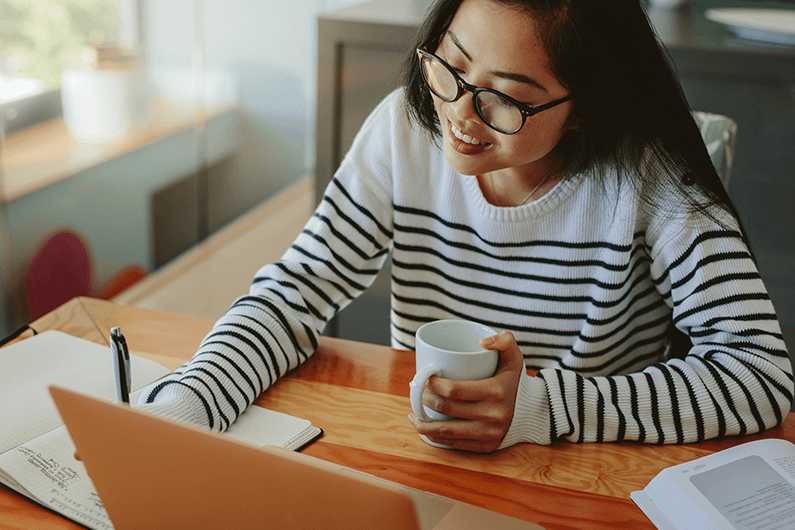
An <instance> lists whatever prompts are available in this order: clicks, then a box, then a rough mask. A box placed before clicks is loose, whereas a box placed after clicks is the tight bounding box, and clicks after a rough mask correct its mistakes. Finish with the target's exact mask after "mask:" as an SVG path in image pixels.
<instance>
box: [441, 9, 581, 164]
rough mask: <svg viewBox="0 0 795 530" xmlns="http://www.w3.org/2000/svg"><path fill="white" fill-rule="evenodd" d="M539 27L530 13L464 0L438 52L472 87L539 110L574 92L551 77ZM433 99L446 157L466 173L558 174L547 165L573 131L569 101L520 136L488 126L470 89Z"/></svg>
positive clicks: (537, 118) (530, 119)
mask: <svg viewBox="0 0 795 530" xmlns="http://www.w3.org/2000/svg"><path fill="white" fill-rule="evenodd" d="M536 28H537V24H536V22H535V20H534V18H533V17H532V16H530V15H529V14H528V13H526V12H523V11H518V10H516V9H512V8H508V7H504V6H502V5H500V4H497V3H496V2H493V1H491V0H464V1H463V2H462V3H461V6H460V7H459V8H458V11H457V12H456V14H455V17H454V18H453V21H452V23H451V24H450V27H449V29H448V31H447V33H446V34H445V35H444V37H443V38H442V41H441V43H440V44H439V47H438V48H437V49H436V50H435V53H436V55H438V56H439V57H441V58H442V59H444V60H445V61H447V63H448V64H450V66H452V67H453V69H455V70H456V71H457V72H458V74H459V75H460V76H461V77H462V78H463V79H464V80H465V81H467V82H468V83H470V84H472V85H475V86H477V87H487V88H492V89H495V90H499V91H500V92H503V93H504V94H506V95H508V96H511V97H513V98H514V99H516V100H518V101H521V102H522V103H526V104H528V105H531V106H539V105H543V104H545V103H549V102H551V101H554V100H557V99H560V98H563V97H565V96H567V95H568V94H569V90H568V89H567V88H566V87H565V86H563V85H562V84H561V83H560V81H558V79H557V78H556V77H555V75H554V74H553V73H552V70H551V68H550V65H549V57H548V56H547V52H546V50H545V49H544V46H543V44H542V42H541V40H540V38H539V36H538V32H537V29H536ZM433 100H434V105H435V107H436V113H437V115H438V117H439V123H440V126H441V129H442V135H443V138H444V154H445V157H446V158H447V161H448V162H449V163H450V165H451V166H453V168H454V169H455V170H456V171H458V172H459V173H461V174H463V175H481V176H482V175H486V174H488V173H491V172H498V171H511V172H518V174H519V175H521V176H528V175H538V176H543V175H544V174H545V173H546V172H548V171H552V170H557V165H552V164H551V163H550V162H551V161H552V160H557V158H556V157H555V155H554V154H553V150H554V148H555V146H556V145H557V144H558V142H559V141H560V139H561V137H562V136H563V134H564V133H565V132H566V131H568V130H569V129H571V128H573V127H574V119H573V117H572V109H573V105H572V102H571V101H567V102H565V103H562V104H560V105H558V106H556V107H553V108H551V109H548V110H545V111H543V112H541V113H539V114H537V115H535V116H531V117H528V118H527V121H526V122H525V124H524V127H522V129H521V130H520V131H519V132H518V133H516V134H513V135H506V134H502V133H499V132H497V131H495V130H493V129H491V128H490V127H488V126H487V125H486V124H484V123H483V121H482V120H481V119H480V116H478V114H477V112H476V111H475V108H474V107H473V105H472V94H471V93H469V92H466V93H465V94H464V95H463V96H461V97H460V98H459V99H458V100H457V101H454V102H450V103H448V102H445V101H442V100H440V99H438V98H436V97H433ZM550 168H554V169H550Z"/></svg>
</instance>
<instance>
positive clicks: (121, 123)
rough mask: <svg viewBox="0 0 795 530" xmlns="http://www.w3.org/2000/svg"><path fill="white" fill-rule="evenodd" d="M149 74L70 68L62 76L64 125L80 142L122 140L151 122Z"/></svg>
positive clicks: (144, 72) (135, 69)
mask: <svg viewBox="0 0 795 530" xmlns="http://www.w3.org/2000/svg"><path fill="white" fill-rule="evenodd" d="M150 102H151V98H150V89H149V82H148V77H147V74H146V71H145V70H144V69H143V68H141V67H135V68H125V69H116V70H98V69H96V70H95V69H89V68H66V69H65V70H64V71H63V73H62V75H61V104H62V107H63V117H64V123H65V124H66V128H67V130H68V131H69V133H70V134H71V135H72V136H73V137H74V138H75V139H76V140H78V141H81V142H91V143H105V142H113V141H116V140H120V139H122V138H124V137H126V136H128V135H129V134H131V133H133V132H135V131H138V130H140V129H142V128H144V127H146V126H147V125H148V124H149V122H150V121H151V108H150V107H151V104H150Z"/></svg>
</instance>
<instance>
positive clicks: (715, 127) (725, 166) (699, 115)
mask: <svg viewBox="0 0 795 530" xmlns="http://www.w3.org/2000/svg"><path fill="white" fill-rule="evenodd" d="M693 118H695V120H696V124H697V125H698V128H699V130H700V131H701V137H702V138H703V139H704V144H705V145H706V146H707V151H708V152H709V157H710V158H711V159H712V164H713V165H714V166H715V169H716V170H717V171H718V175H720V179H721V182H722V183H723V187H724V188H726V189H729V177H731V170H732V161H733V158H734V143H735V140H736V137H737V124H736V123H735V122H734V120H732V119H731V118H729V117H727V116H723V115H721V114H713V113H711V112H702V111H694V112H693Z"/></svg>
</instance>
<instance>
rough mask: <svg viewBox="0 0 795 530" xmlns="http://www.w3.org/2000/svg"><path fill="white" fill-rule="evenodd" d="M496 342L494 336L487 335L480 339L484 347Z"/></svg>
mask: <svg viewBox="0 0 795 530" xmlns="http://www.w3.org/2000/svg"><path fill="white" fill-rule="evenodd" d="M494 342H495V339H494V337H486V338H485V339H480V345H481V346H483V347H484V348H485V347H486V346H491V345H492V344H494Z"/></svg>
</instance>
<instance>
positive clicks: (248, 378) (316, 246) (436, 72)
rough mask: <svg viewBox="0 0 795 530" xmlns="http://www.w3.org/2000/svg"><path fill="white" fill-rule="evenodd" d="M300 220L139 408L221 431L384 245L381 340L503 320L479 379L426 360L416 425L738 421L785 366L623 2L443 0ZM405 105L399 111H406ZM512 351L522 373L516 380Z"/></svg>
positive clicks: (592, 433) (692, 427) (303, 348)
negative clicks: (494, 353)
mask: <svg viewBox="0 0 795 530" xmlns="http://www.w3.org/2000/svg"><path fill="white" fill-rule="evenodd" d="M416 44H417V45H416V50H412V54H411V56H410V58H409V61H408V63H407V73H408V75H407V80H406V84H405V85H406V86H405V87H404V89H402V90H399V91H397V92H395V93H393V94H391V95H390V96H389V97H387V98H386V99H385V100H384V101H383V102H382V103H381V104H380V105H379V107H378V108H377V109H376V110H375V111H374V112H373V114H372V115H371V116H370V117H369V118H368V120H367V121H366V122H365V124H364V126H363V127H362V130H361V131H360V133H359V135H358V136H357V138H356V140H355V141H354V144H353V146H352V148H351V150H350V152H349V153H348V154H347V155H346V158H345V160H344V161H343V163H342V164H341V166H340V169H339V170H338V172H337V173H336V175H335V178H334V180H333V181H332V183H331V184H330V185H329V188H328V189H327V191H326V195H325V197H324V199H323V201H322V203H321V204H320V206H319V207H318V209H317V211H316V213H315V215H314V216H313V218H312V219H310V221H309V222H308V224H307V227H306V229H305V231H304V232H303V233H302V234H301V235H300V236H299V238H298V239H297V240H296V242H295V244H294V245H293V247H292V248H291V249H290V250H289V251H288V252H287V253H286V254H285V255H284V257H283V258H282V260H281V261H280V262H279V263H277V264H273V265H268V266H266V267H263V268H262V269H261V270H260V271H259V272H258V273H257V276H256V277H255V279H254V282H253V284H252V287H251V290H250V293H249V295H248V296H245V297H242V298H240V299H239V300H238V301H236V302H235V304H234V305H233V306H232V308H230V310H229V311H228V312H227V314H226V315H225V316H224V317H222V318H221V319H220V320H219V321H218V323H217V324H216V326H215V328H214V329H213V331H212V332H211V333H210V334H209V335H208V337H207V338H206V339H205V340H204V341H203V343H202V345H201V346H200V349H199V352H198V353H197V354H196V356H194V358H193V360H192V361H191V362H190V363H188V364H187V365H186V366H185V367H183V368H182V369H180V370H179V371H178V372H177V373H176V374H175V375H174V376H172V377H171V378H170V379H169V380H167V381H165V382H163V383H160V384H158V385H156V386H155V387H153V388H150V389H149V390H148V391H147V392H146V393H145V394H144V396H143V397H142V400H141V401H142V403H146V405H145V407H147V408H149V409H151V410H153V411H156V412H160V413H164V414H169V415H171V416H176V417H180V418H184V419H188V420H190V421H194V422H198V423H203V424H206V425H208V426H210V427H211V428H216V429H224V428H226V426H228V424H229V423H230V422H231V421H233V420H234V418H235V417H237V415H238V414H239V413H240V412H242V410H243V409H244V408H245V407H247V406H248V405H249V404H250V403H251V402H252V401H253V399H254V398H255V397H256V396H257V395H259V393H260V392H262V391H263V390H265V389H266V388H267V387H268V386H270V385H271V384H272V383H273V382H274V381H275V380H276V379H277V378H278V377H279V376H281V375H282V374H283V373H285V372H286V371H288V370H290V369H292V368H294V367H295V366H297V365H298V364H299V363H301V362H303V361H305V360H306V359H307V358H308V357H309V356H310V355H311V353H312V351H314V349H315V348H316V346H317V337H318V334H319V333H320V332H321V330H322V329H323V327H324V325H325V324H326V322H328V320H329V319H330V318H331V317H332V316H333V315H334V314H336V313H337V312H338V311H340V310H341V309H342V308H344V306H345V305H347V303H349V302H350V301H351V300H353V299H354V298H355V297H356V296H357V295H358V294H359V293H361V292H362V291H363V290H364V289H366V288H367V286H368V285H369V284H370V283H371V282H372V281H373V279H374V277H375V275H376V273H377V271H378V270H379V269H380V268H381V266H382V265H383V263H384V261H385V259H386V256H387V254H388V253H389V252H390V250H391V252H392V311H391V331H392V342H393V346H394V347H398V348H409V349H410V348H413V347H414V332H415V331H416V329H417V328H418V327H419V326H420V325H422V324H423V323H424V322H427V321H429V320H435V319H439V318H466V319H470V320H477V321H479V322H482V323H484V324H487V325H490V326H492V327H496V328H499V329H504V330H505V331H504V332H502V333H499V334H498V335H496V336H495V337H492V338H491V339H486V341H484V343H483V346H484V347H487V348H490V349H494V350H498V351H499V352H500V364H499V366H498V370H497V373H496V374H495V376H494V377H493V378H490V379H487V380H484V381H476V382H454V381H449V380H444V379H441V378H431V380H430V381H429V383H428V386H427V387H426V392H425V396H424V403H425V404H426V405H427V406H429V407H430V408H433V409H435V410H437V411H439V412H441V413H444V414H448V415H451V416H455V417H458V418H462V419H461V420H454V421H448V422H429V423H426V422H421V421H419V420H418V419H417V418H415V417H414V416H413V415H410V416H409V419H410V421H411V422H412V424H413V425H414V427H415V428H416V429H417V431H418V432H419V433H421V434H424V435H425V436H426V437H428V439H430V440H431V441H433V442H437V443H441V444H444V445H447V446H450V447H456V448H460V449H467V450H472V451H492V450H495V449H497V448H502V447H507V446H510V445H513V444H515V443H519V442H531V443H541V444H548V443H551V442H553V441H555V440H557V439H561V438H563V439H566V440H569V441H574V442H583V441H612V440H637V441H641V442H650V443H684V442H691V441H701V440H704V439H708V438H714V437H719V436H723V435H729V434H744V433H750V432H758V431H761V430H764V429H766V428H769V427H772V426H774V425H777V424H778V423H780V421H781V420H782V418H783V417H784V415H785V414H786V412H787V411H788V410H789V407H790V406H791V402H792V392H793V379H792V368H791V365H790V361H789V357H788V355H787V352H786V349H785V345H784V342H783V339H782V336H781V333H780V329H779V326H778V323H777V321H776V317H775V312H774V310H773V307H772V305H771V303H770V299H769V297H768V296H767V293H766V291H765V288H764V285H763V284H762V281H761V279H760V277H759V274H758V272H757V268H756V265H755V262H754V260H753V256H752V254H751V253H750V251H749V248H748V244H747V241H746V238H745V236H744V235H743V231H742V228H741V226H740V223H739V220H738V217H737V214H736V211H735V210H734V208H733V206H732V205H731V202H730V200H729V198H728V196H727V194H726V192H725V191H724V189H723V187H722V186H721V184H720V180H719V178H718V175H717V174H716V172H715V170H714V168H713V167H712V165H711V163H710V160H709V157H708V155H707V152H706V149H705V147H704V145H703V142H702V141H701V138H700V135H699V133H698V130H697V128H696V126H695V124H694V122H693V119H692V117H691V115H690V112H689V109H688V107H687V104H686V102H685V100H684V97H683V96H682V93H681V90H680V88H679V85H678V83H677V81H676V78H675V76H674V75H673V74H672V72H671V69H670V67H669V66H668V63H667V61H666V59H665V56H664V54H663V52H662V51H661V49H660V47H659V45H658V43H657V41H656V39H655V37H654V34H653V32H652V30H651V28H650V27H649V24H648V20H647V19H646V16H645V14H644V13H643V11H642V9H641V7H640V6H639V4H638V2H637V1H631V0H557V1H553V0H549V1H530V0H526V1H516V0H513V1H498V0H463V1H461V0H459V1H446V0H442V1H440V2H438V3H437V4H436V6H435V7H434V8H433V10H432V11H431V12H430V13H429V16H428V18H427V20H426V22H425V24H424V25H423V27H422V29H421V30H420V32H419V35H418V38H417V43H416ZM406 109H408V112H406ZM525 367H528V368H533V369H535V370H538V373H537V375H535V376H529V375H528V374H527V373H526V372H525Z"/></svg>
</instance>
